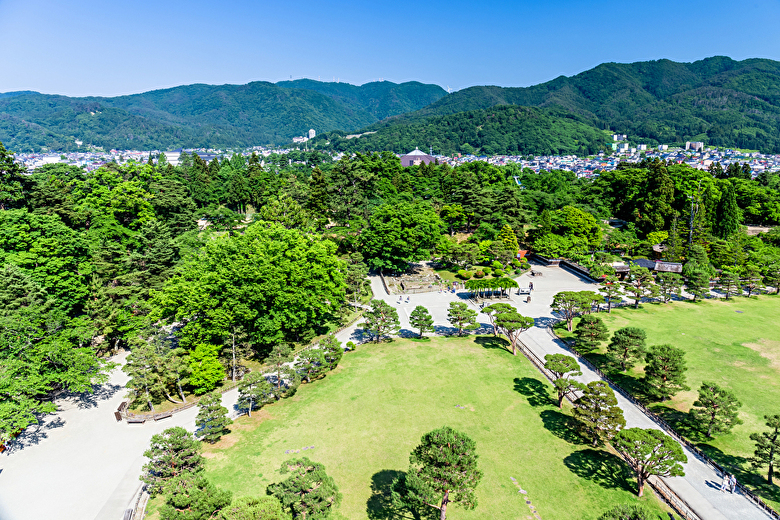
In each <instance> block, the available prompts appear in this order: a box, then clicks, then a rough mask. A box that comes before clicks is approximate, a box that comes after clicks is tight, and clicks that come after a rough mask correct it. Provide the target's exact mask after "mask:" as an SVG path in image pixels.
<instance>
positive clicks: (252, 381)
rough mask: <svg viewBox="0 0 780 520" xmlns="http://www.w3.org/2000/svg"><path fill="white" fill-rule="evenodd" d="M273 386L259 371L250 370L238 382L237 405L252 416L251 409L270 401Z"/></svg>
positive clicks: (271, 400)
mask: <svg viewBox="0 0 780 520" xmlns="http://www.w3.org/2000/svg"><path fill="white" fill-rule="evenodd" d="M273 401H274V397H273V387H272V386H271V383H269V382H268V380H267V379H266V378H265V376H263V374H260V373H259V372H250V373H248V374H247V375H246V377H244V379H242V380H241V381H240V382H239V383H238V407H239V409H241V410H246V413H247V415H249V416H250V417H251V416H252V410H254V409H255V408H260V407H262V406H263V405H266V404H268V403H272V402H273Z"/></svg>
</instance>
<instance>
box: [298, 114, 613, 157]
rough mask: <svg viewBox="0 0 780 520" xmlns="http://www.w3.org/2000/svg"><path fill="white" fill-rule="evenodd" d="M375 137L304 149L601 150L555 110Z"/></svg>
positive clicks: (441, 123)
mask: <svg viewBox="0 0 780 520" xmlns="http://www.w3.org/2000/svg"><path fill="white" fill-rule="evenodd" d="M367 130H369V131H374V132H376V133H373V134H368V135H364V136H362V137H360V138H353V139H345V138H344V133H343V132H331V133H329V134H325V135H322V136H318V137H317V138H316V140H315V141H314V142H313V143H310V146H314V147H315V148H317V147H323V148H332V149H335V150H339V151H349V152H364V151H371V150H391V151H393V152H396V153H406V152H409V151H410V150H412V149H414V148H416V147H420V148H423V149H425V150H427V149H428V148H429V147H431V148H433V151H434V153H437V154H446V155H450V154H455V153H478V154H485V155H492V154H515V155H516V154H520V155H526V154H591V153H595V152H596V151H598V150H599V149H601V148H604V147H605V137H606V134H605V133H604V132H603V131H601V130H599V129H597V128H595V127H594V126H592V125H590V124H589V123H587V122H585V121H583V118H581V117H579V116H576V115H574V114H572V113H570V112H566V111H564V110H560V109H538V108H528V107H518V106H497V107H493V108H489V109H486V110H472V111H469V112H461V113H457V114H450V115H445V116H429V117H425V118H421V119H400V120H390V121H383V122H380V123H377V124H375V125H373V126H371V127H369V128H368V129H367Z"/></svg>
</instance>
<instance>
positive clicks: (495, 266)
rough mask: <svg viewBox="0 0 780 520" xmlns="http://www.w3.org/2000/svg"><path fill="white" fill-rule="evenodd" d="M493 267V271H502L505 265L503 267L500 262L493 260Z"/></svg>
mask: <svg viewBox="0 0 780 520" xmlns="http://www.w3.org/2000/svg"><path fill="white" fill-rule="evenodd" d="M491 266H492V267H493V269H501V268H503V267H504V266H503V265H501V262H499V261H498V260H493V263H492V264H491Z"/></svg>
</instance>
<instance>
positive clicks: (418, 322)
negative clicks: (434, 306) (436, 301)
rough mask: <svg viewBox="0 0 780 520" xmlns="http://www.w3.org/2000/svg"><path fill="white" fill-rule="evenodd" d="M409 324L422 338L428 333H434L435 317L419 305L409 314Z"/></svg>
mask: <svg viewBox="0 0 780 520" xmlns="http://www.w3.org/2000/svg"><path fill="white" fill-rule="evenodd" d="M409 324H410V325H411V326H412V327H414V328H415V329H417V330H419V331H420V338H422V337H423V334H425V333H426V332H433V330H434V328H433V317H432V316H431V314H430V313H429V312H428V309H426V308H425V307H423V306H422V305H418V306H417V307H415V308H414V310H413V311H412V312H411V313H410V314H409Z"/></svg>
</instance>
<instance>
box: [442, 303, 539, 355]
mask: <svg viewBox="0 0 780 520" xmlns="http://www.w3.org/2000/svg"><path fill="white" fill-rule="evenodd" d="M450 305H452V304H450ZM461 305H463V306H464V307H465V305H466V304H465V303H461ZM470 312H474V311H470ZM476 315H477V313H476V312H474V317H476ZM450 321H452V320H450ZM495 323H496V327H498V330H499V331H501V333H502V334H503V335H505V336H506V337H507V338H509V344H510V346H511V347H512V355H514V356H516V355H517V340H518V337H519V336H520V334H522V333H523V332H525V331H526V330H528V329H530V328H531V327H533V326H534V319H533V318H529V317H527V316H523V315H522V314H519V313H517V312H515V311H512V312H502V313H500V314H498V315H497V316H496V321H495ZM475 325H476V324H472V325H469V327H475Z"/></svg>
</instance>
